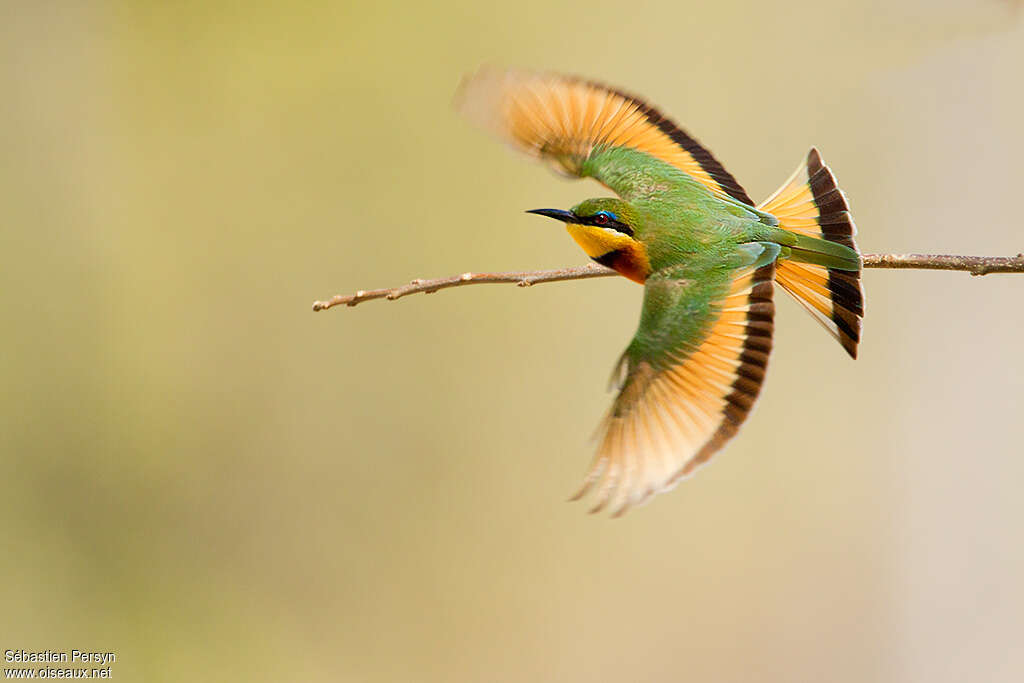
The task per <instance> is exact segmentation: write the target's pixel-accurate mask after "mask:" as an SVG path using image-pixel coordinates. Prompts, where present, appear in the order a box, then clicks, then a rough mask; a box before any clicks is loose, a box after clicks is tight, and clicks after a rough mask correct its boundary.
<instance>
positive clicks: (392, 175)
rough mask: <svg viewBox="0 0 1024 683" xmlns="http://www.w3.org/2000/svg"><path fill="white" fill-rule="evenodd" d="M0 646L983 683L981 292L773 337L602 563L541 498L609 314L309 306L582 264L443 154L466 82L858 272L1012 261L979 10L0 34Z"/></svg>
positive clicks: (1020, 617) (1009, 457)
mask: <svg viewBox="0 0 1024 683" xmlns="http://www.w3.org/2000/svg"><path fill="white" fill-rule="evenodd" d="M0 13H2V16H0V183H2V184H0V188H2V189H0V253H2V255H3V267H2V268H0V316H2V320H3V341H2V342H0V377H3V386H4V391H3V393H2V394H0V451H2V455H0V466H2V472H3V485H2V491H3V496H2V502H0V535H2V538H3V543H4V547H5V548H7V550H6V551H5V552H3V553H0V604H2V605H3V615H2V617H0V648H26V649H45V648H49V649H70V648H73V647H78V648H83V647H84V648H98V649H106V650H114V651H115V652H116V653H117V655H118V663H117V664H115V665H114V674H115V676H116V677H117V678H119V679H121V680H139V681H179V680H250V681H257V680H268V681H269V680H294V681H299V680H302V681H320V680H323V681H338V680H340V681H371V682H376V681H380V682H391V681H394V682H404V681H438V682H440V681H445V682H447V681H467V682H468V681H474V682H475V681H632V680H637V681H640V680H643V681H654V680H659V681H676V680H699V681H716V682H717V681H737V682H739V681H755V680H756V681H780V682H781V681H786V682H791V681H823V680H827V681H850V682H862V681H906V682H910V681H931V682H936V681H950V682H954V681H957V682H959V681H967V680H972V681H982V680H983V681H1007V682H1009V681H1019V680H1021V679H1022V678H1024V648H1021V646H1020V644H1021V637H1022V634H1024V583H1022V582H1021V576H1024V497H1022V496H1021V494H1020V482H1021V480H1022V478H1024V459H1022V458H1021V455H1022V450H1024V449H1022V446H1021V443H1022V442H1021V435H1020V434H1021V431H1020V430H1021V418H1022V396H1024V357H1022V354H1021V345H1022V338H1024V309H1022V304H1021V303H1020V302H1021V300H1022V298H1024V277H1014V276H992V277H986V278H981V279H972V278H970V277H968V276H967V275H964V274H955V273H928V272H883V271H870V272H868V273H866V275H865V286H866V288H867V296H868V299H867V301H868V306H867V311H868V313H867V319H866V321H865V336H864V344H863V346H862V357H861V359H860V360H859V361H857V362H856V363H853V362H851V361H849V360H848V359H846V358H845V357H844V355H843V354H842V352H841V350H840V349H839V347H838V345H836V344H835V343H834V342H833V341H832V340H830V339H829V338H828V337H827V335H826V334H824V333H823V332H822V331H821V330H820V329H819V328H818V327H817V325H816V324H815V323H814V322H813V321H812V320H811V319H810V318H809V317H808V316H806V315H805V314H804V313H803V312H802V311H800V310H799V309H798V308H797V307H796V306H795V305H793V304H792V303H791V302H788V301H787V302H785V303H783V304H782V305H781V306H780V313H779V319H778V323H777V327H778V336H777V345H776V349H777V352H776V353H775V355H774V359H773V362H772V368H771V372H770V374H769V379H768V381H767V384H766V387H765V391H764V394H763V398H762V401H761V403H760V405H759V407H758V409H757V410H756V411H755V412H754V414H753V417H752V419H751V420H750V421H749V422H748V424H747V425H746V426H745V428H744V430H743V432H742V434H741V437H740V438H738V439H737V440H736V441H735V442H734V443H733V444H732V445H731V446H730V447H729V448H728V449H727V450H726V451H725V452H724V453H722V454H721V455H720V456H719V457H718V458H717V459H716V460H715V463H714V465H713V466H711V467H709V468H707V469H705V470H703V471H702V472H700V474H699V475H698V476H697V477H696V478H695V479H693V480H691V481H689V482H686V483H685V484H683V485H682V486H680V487H679V489H677V490H676V491H675V492H673V493H672V494H671V495H668V496H663V497H660V498H658V499H657V500H655V501H654V502H653V503H652V504H651V505H649V506H647V507H644V508H642V509H640V510H637V511H634V512H633V513H631V514H630V515H628V516H627V517H626V518H625V519H623V520H618V521H614V522H613V521H609V520H608V519H605V518H595V517H589V516H587V515H586V514H585V508H583V507H582V506H579V505H569V504H567V503H565V502H563V501H564V498H565V496H566V495H567V494H568V493H569V492H571V491H572V490H573V489H574V487H575V486H576V484H577V482H578V478H579V477H580V476H581V475H582V473H583V471H584V468H585V466H586V464H587V462H588V460H589V458H590V445H589V443H588V441H587V437H588V435H589V434H590V433H591V432H592V430H593V428H594V427H595V425H596V423H597V420H598V418H599V417H600V415H601V413H602V411H603V410H604V408H605V406H606V405H607V402H608V401H609V400H610V396H609V395H607V394H605V393H604V386H605V380H606V378H607V375H608V372H609V371H610V369H611V367H612V365H613V363H614V361H615V359H616V357H617V355H618V353H619V352H620V351H621V349H622V348H623V346H624V344H625V343H626V341H627V340H628V338H629V337H630V335H631V334H632V331H633V329H634V326H635V324H636V319H637V315H638V306H639V302H640V294H641V290H640V289H639V288H638V287H636V286H634V285H632V284H630V283H628V282H626V281H624V280H602V281H590V282H576V283H567V284H555V285H545V286H543V287H537V288H535V289H532V290H519V289H516V288H514V287H509V286H494V287H478V288H469V289H464V290H461V291H451V292H445V293H441V294H437V295H434V296H431V297H423V296H420V297H417V298H410V299H407V300H404V301H401V302H397V303H391V304H389V303H381V302H378V303H371V304H367V305H366V306H364V307H360V308H357V309H343V310H335V311H330V312H327V313H322V314H313V313H311V312H310V310H309V304H310V303H311V302H312V301H313V300H314V299H317V298H324V297H326V296H329V295H331V294H334V293H336V292H338V291H352V290H354V289H358V288H361V287H377V286H384V285H390V284H398V283H401V282H404V281H406V280H408V279H410V278H412V277H416V276H430V275H445V274H449V273H453V272H461V271H463V270H467V269H476V270H484V269H487V270H501V269H518V268H530V267H537V268H543V267H556V266H562V265H569V264H576V263H582V262H583V260H584V258H583V255H582V254H581V253H580V252H579V251H578V249H577V248H576V247H575V245H573V244H572V243H571V240H569V238H568V237H567V236H566V235H565V234H564V232H563V231H561V230H559V229H557V228H556V226H554V225H551V224H550V223H549V222H548V221H542V220H539V219H537V218H535V217H532V216H526V215H524V214H523V213H522V211H523V210H524V209H530V208H535V207H543V206H555V207H565V206H569V205H571V204H573V203H575V202H576V201H578V200H579V199H581V198H583V197H587V196H593V195H595V194H600V193H601V192H602V190H601V189H600V188H599V187H598V186H596V185H593V184H587V183H567V182H563V181H560V180H557V179H555V178H554V177H552V176H551V175H549V174H548V173H547V172H546V171H544V170H543V169H541V168H539V167H536V166H534V165H533V164H531V163H529V162H527V161H525V160H523V159H520V158H516V157H514V156H512V155H510V154H509V153H507V151H506V150H504V149H503V148H502V147H501V146H500V145H498V144H495V143H493V142H492V141H490V140H488V139H486V138H485V137H484V136H483V135H481V134H479V133H478V132H477V131H475V130H473V129H471V128H470V127H469V126H467V125H465V124H464V123H463V122H462V121H460V120H459V119H458V118H457V117H456V116H455V114H454V113H453V112H452V110H451V107H450V100H451V96H452V92H453V90H454V88H455V85H456V84H457V82H458V79H459V78H460V76H461V75H462V74H463V73H464V72H467V71H470V70H473V69H475V68H476V67H477V66H478V65H479V64H480V63H482V62H496V63H505V64H515V65H521V66H528V67H546V68H555V69H560V70H566V71H571V72H578V73H583V74H587V75H590V76H593V77H597V78H601V79H604V80H606V81H609V82H611V83H615V84H619V85H621V86H622V87H625V88H628V89H631V90H633V91H636V92H639V93H643V94H645V95H646V96H647V97H649V98H650V99H651V100H652V101H653V102H654V103H656V104H658V105H660V106H661V107H663V108H664V109H665V110H666V111H668V112H670V113H671V114H672V115H673V116H674V117H675V118H676V119H677V120H678V121H679V122H681V123H682V124H683V125H684V127H685V128H687V129H688V130H689V131H691V132H692V133H693V134H694V135H695V136H697V137H698V138H699V139H700V140H702V141H703V142H705V143H706V144H707V145H708V146H709V147H711V149H713V150H714V153H715V154H716V155H717V156H718V157H719V158H720V159H721V160H722V161H723V162H724V163H725V165H726V166H727V168H729V169H730V170H731V171H732V172H733V173H734V174H735V175H736V176H737V177H738V178H739V179H740V181H741V182H742V183H743V184H744V185H745V186H746V187H747V188H748V190H749V191H750V192H751V194H752V195H753V196H755V197H763V196H765V195H766V194H768V193H769V192H770V191H772V190H773V189H774V188H775V187H776V186H777V185H779V184H780V183H781V182H782V181H783V180H784V179H785V178H786V177H787V176H788V174H789V173H790V172H791V171H792V169H793V168H794V167H795V166H796V164H797V163H798V162H799V161H800V159H801V158H802V156H803V155H804V154H805V153H806V150H807V148H808V147H810V146H811V145H812V144H814V145H818V146H819V147H820V148H821V150H822V151H823V153H824V155H825V158H826V159H827V160H828V161H829V162H830V164H831V165H832V166H833V168H834V169H835V171H836V173H837V174H838V177H839V179H840V181H841V185H842V186H843V187H844V188H845V189H846V190H847V192H848V193H849V195H850V197H851V200H852V202H853V206H854V210H855V216H856V218H857V222H858V225H859V228H860V232H861V238H860V239H861V245H862V246H863V248H864V249H865V250H866V251H911V250H919V251H921V250H934V251H948V252H954V253H955V252H960V253H988V254H1011V253H1016V252H1017V251H1021V250H1024V219H1022V211H1021V208H1020V198H1021V193H1022V190H1021V187H1022V181H1024V173H1022V171H1021V161H1020V160H1021V158H1024V142H1022V140H1024V136H1022V133H1021V121H1024V88H1022V85H1021V84H1022V83H1024V27H1022V18H1021V16H1020V12H1019V10H1017V9H1015V6H1014V4H1013V3H1009V2H996V1H989V2H977V1H968V0H958V1H947V2H942V3H935V2H925V1H924V0H913V1H911V0H902V1H901V2H880V1H879V2H869V3H828V2H825V3H822V2H794V3H788V4H785V5H780V4H777V3H759V2H752V3H730V2H722V3H687V2H680V1H679V0H675V1H672V2H651V3H644V2H638V3H595V2H587V3H584V2H572V3H564V4H563V3H553V2H549V1H547V0H543V1H542V0H526V1H524V2H516V3H512V4H505V5H502V6H500V7H492V6H490V5H488V4H487V3H479V2H469V1H465V2H449V1H442V2H439V3H413V2H408V3H397V2H373V3H370V2H367V3H361V4H353V3H345V2H340V3H283V2H281V3H270V2H266V3H263V2H258V3H210V2H198V1H197V2H185V3H142V2H122V3H109V4H104V3H86V2H67V3H63V4H62V3H47V2H39V3H28V2H24V3H14V4H11V3H7V4H3V5H0Z"/></svg>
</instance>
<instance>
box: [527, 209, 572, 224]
mask: <svg viewBox="0 0 1024 683" xmlns="http://www.w3.org/2000/svg"><path fill="white" fill-rule="evenodd" d="M526 213H535V214H537V215H538V216H547V217H548V218H554V219H555V220H556V221H562V222H563V223H579V222H580V218H579V216H577V215H576V214H574V213H573V212H572V211H562V210H561V209H532V210H530V211H527V212H526Z"/></svg>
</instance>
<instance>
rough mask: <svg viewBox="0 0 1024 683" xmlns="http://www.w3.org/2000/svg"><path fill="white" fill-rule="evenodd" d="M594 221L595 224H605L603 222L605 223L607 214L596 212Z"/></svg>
mask: <svg viewBox="0 0 1024 683" xmlns="http://www.w3.org/2000/svg"><path fill="white" fill-rule="evenodd" d="M594 223H596V224H597V225H605V224H607V223H608V214H606V213H599V214H597V215H596V216H594Z"/></svg>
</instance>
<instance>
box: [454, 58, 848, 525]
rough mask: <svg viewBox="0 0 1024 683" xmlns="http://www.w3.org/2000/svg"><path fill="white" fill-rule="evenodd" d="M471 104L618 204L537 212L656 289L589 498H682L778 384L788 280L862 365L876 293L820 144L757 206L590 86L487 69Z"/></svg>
mask: <svg viewBox="0 0 1024 683" xmlns="http://www.w3.org/2000/svg"><path fill="white" fill-rule="evenodd" d="M456 106H457V108H458V109H459V110H460V111H461V112H463V113H464V114H465V115H466V116H467V117H468V118H470V119H471V120H472V121H474V122H475V123H477V124H478V125H480V126H482V127H484V128H485V129H487V130H489V131H490V132H492V133H494V134H495V135H497V137H499V138H500V139H502V140H504V141H506V142H508V143H510V144H511V145H512V146H513V147H515V148H517V149H519V150H521V151H524V152H526V153H528V154H530V155H532V156H534V157H536V158H538V159H540V160H542V161H544V162H546V163H547V164H548V165H550V166H551V167H552V168H554V169H555V170H556V171H558V172H559V173H561V174H562V175H566V176H569V177H577V178H593V179H594V180H596V181H598V182H599V183H601V184H602V185H604V186H605V187H607V188H609V189H610V190H612V191H613V192H614V193H615V194H616V195H618V196H617V197H603V198H597V199H587V200H585V201H583V202H580V203H579V204H577V205H576V206H575V207H573V208H572V209H569V210H568V211H565V210H561V209H535V210H533V211H530V212H529V213H534V214H539V215H541V216H547V217H549V218H554V219H556V220H558V221H561V222H562V223H564V224H565V227H566V229H567V230H568V232H569V234H570V236H572V238H573V239H574V240H575V241H576V243H577V244H579V246H580V247H582V249H583V251H584V252H586V254H587V256H589V257H590V258H592V259H593V260H594V261H597V262H598V263H600V264H602V265H604V266H607V267H609V268H612V269H614V270H616V271H617V272H618V273H620V274H621V275H623V276H625V277H627V278H629V279H630V280H633V281H634V282H637V283H640V284H642V285H643V286H644V300H643V308H642V310H641V312H640V324H639V327H638V329H637V331H636V334H635V336H634V337H633V339H632V341H631V342H630V344H629V346H628V347H627V348H626V351H625V352H624V353H623V354H622V357H621V359H620V361H619V364H618V366H617V369H616V371H615V372H614V373H613V381H614V383H615V384H616V386H617V388H618V395H617V396H616V397H615V401H614V403H613V404H612V406H611V409H610V410H609V411H608V413H607V415H606V416H605V418H604V421H603V423H602V426H601V429H600V431H599V434H598V440H599V446H598V449H597V454H596V456H595V458H594V461H593V464H592V466H591V468H590V471H589V472H588V474H587V475H586V478H585V480H584V482H583V486H582V487H581V489H580V490H579V492H578V493H577V494H576V495H575V496H574V498H573V499H574V500H575V499H578V498H581V497H583V496H584V495H586V494H588V493H590V492H592V491H593V492H594V495H595V497H596V501H597V502H596V505H595V507H594V508H593V510H592V511H593V512H597V511H600V510H603V509H610V510H612V512H613V514H614V515H615V516H618V515H621V514H622V513H624V512H625V511H626V510H627V509H629V508H630V507H632V506H634V505H638V504H640V503H643V502H645V501H646V500H648V499H649V498H650V497H651V496H652V495H654V494H657V493H661V492H664V491H667V490H669V489H671V488H672V487H673V486H674V485H675V484H676V483H678V482H679V481H680V480H681V479H683V478H685V477H687V476H688V475H690V474H692V473H693V472H694V471H695V470H696V469H697V468H698V467H700V466H701V465H703V464H704V463H705V462H707V461H708V460H709V459H710V458H711V456H712V455H714V454H715V452H716V451H718V450H719V449H720V448H722V446H724V445H725V444H726V442H728V441H729V439H731V438H732V437H733V436H734V435H735V434H736V432H737V430H738V429H739V427H740V425H741V424H742V423H743V421H744V420H745V419H746V417H747V415H748V414H749V413H750V410H751V408H752V407H753V405H754V402H755V400H756V399H757V397H758V394H759V392H760V390H761V384H762V382H763V381H764V375H765V369H766V367H767V363H768V356H769V353H770V352H771V348H772V331H773V328H774V314H775V306H774V302H773V291H774V286H775V284H776V283H777V284H778V285H779V286H780V287H782V289H784V290H786V291H787V292H788V293H789V294H791V295H792V296H793V297H795V298H796V300H797V301H798V302H800V304H801V305H803V307H804V308H805V309H807V310H808V311H809V312H810V313H811V315H813V316H814V317H815V318H816V319H817V320H818V322H820V323H821V324H822V325H823V326H824V327H825V328H826V329H827V330H828V331H829V332H830V333H831V334H832V336H833V337H835V338H836V339H837V340H838V341H839V343H840V344H841V345H842V346H843V348H844V349H845V350H846V352H847V353H848V354H849V355H850V356H851V357H853V358H856V357H857V345H858V343H859V341H860V330H861V318H862V317H863V315H864V305H863V302H864V296H863V290H862V288H861V280H860V275H861V265H862V262H861V256H860V251H859V250H858V248H857V245H856V243H855V242H854V234H855V232H856V231H855V228H854V224H853V219H852V218H851V216H850V211H849V206H848V204H847V201H846V196H845V195H844V194H843V192H842V191H841V190H840V189H839V187H838V186H837V184H836V179H835V176H834V175H833V174H832V171H830V170H829V168H828V167H827V166H826V165H825V163H824V162H823V161H822V158H821V155H820V154H819V153H818V151H817V150H815V149H812V150H811V151H810V153H809V154H808V155H807V159H806V161H805V162H804V163H802V164H801V165H800V167H799V168H797V170H796V172H795V173H794V174H793V175H792V176H791V177H790V178H789V180H788V181H786V183H785V184H784V185H783V186H782V187H781V188H779V190H777V191H776V192H775V193H774V194H772V195H771V196H770V197H768V198H767V199H765V200H764V201H763V202H761V203H759V204H755V203H754V201H753V200H752V199H751V198H750V196H749V195H747V193H746V192H745V191H744V189H743V188H742V187H741V186H740V184H739V183H738V182H736V179H735V178H733V176H732V175H731V174H730V173H729V172H728V171H726V170H725V168H723V167H722V165H721V164H720V163H719V162H718V160H717V159H715V157H714V156H712V155H711V153H710V152H709V151H708V150H707V149H706V148H704V147H703V146H702V145H701V144H700V143H698V142H697V141H696V140H695V139H694V138H692V137H691V136H690V135H688V134H687V133H686V132H684V131H683V130H682V129H681V128H679V127H678V126H676V125H675V124H674V123H672V122H671V121H670V120H668V119H667V118H665V117H664V116H663V115H662V114H661V113H660V112H659V111H658V110H657V109H654V108H653V107H651V106H650V105H648V104H646V103H645V102H643V101H642V100H640V99H638V98H636V97H634V96H632V95H629V94H626V93H624V92H621V91H619V90H615V89H612V88H609V87H607V86H605V85H601V84H599V83H594V82H591V81H587V80H584V79H580V78H576V77H571V76H562V75H557V74H551V73H535V72H528V71H518V70H506V69H497V68H484V69H481V70H480V71H478V72H477V73H476V74H473V75H471V76H469V77H467V78H466V79H465V80H464V81H463V83H462V84H461V86H460V88H459V91H458V93H457V95H456Z"/></svg>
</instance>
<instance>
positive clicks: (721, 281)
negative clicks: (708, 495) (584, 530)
mask: <svg viewBox="0 0 1024 683" xmlns="http://www.w3.org/2000/svg"><path fill="white" fill-rule="evenodd" d="M778 254H779V247H778V245H775V244H768V243H762V242H758V243H752V244H745V245H742V246H741V247H740V248H739V250H737V251H736V252H733V254H731V255H730V256H728V257H726V258H725V259H724V260H723V258H722V257H721V256H719V255H716V256H714V257H712V256H707V257H703V258H698V259H696V260H695V261H692V262H689V263H687V264H685V265H679V266H674V267H672V268H666V269H663V270H661V271H658V272H657V273H655V274H653V275H651V277H649V278H648V280H647V283H646V284H645V291H644V305H643V312H642V314H641V317H640V328H639V329H638V330H637V333H636V336H635V337H634V338H633V341H632V342H631V343H630V345H629V348H627V349H626V352H625V354H624V355H623V359H622V361H621V363H622V369H623V370H624V371H625V379H624V381H623V383H622V388H621V389H620V391H619V395H618V396H617V397H616V399H615V402H614V404H613V405H612V408H611V410H610V411H609V413H608V415H607V417H606V418H605V421H604V423H603V425H602V429H601V442H600V446H599V448H598V452H597V456H596V458H595V460H594V463H593V465H592V466H591V469H590V472H589V473H588V474H587V477H586V480H585V482H584V484H583V487H582V489H581V490H580V492H579V493H577V494H576V496H575V498H579V497H582V496H583V495H584V494H586V493H587V491H589V490H590V489H591V488H592V487H594V486H595V485H596V488H597V497H598V503H597V506H596V507H595V508H594V510H593V511H594V512H596V511H598V510H601V509H602V508H604V507H605V505H608V504H609V503H611V505H612V508H613V509H614V510H615V514H616V515H620V514H622V513H623V512H625V511H626V509H627V508H629V507H630V506H632V505H636V504H638V503H641V502H643V501H644V500H646V499H647V498H649V497H650V496H651V495H653V494H655V493H660V492H662V491H666V490H668V489H670V488H671V487H672V486H673V485H675V484H676V483H677V482H678V481H679V480H680V479H681V478H683V477H685V476H687V475H688V474H690V473H691V472H693V471H694V470H695V469H696V468H697V467H698V466H700V465H702V464H703V463H704V462H706V461H707V460H708V459H709V458H710V457H711V456H712V455H713V454H714V453H715V452H716V451H717V450H718V449H719V448H721V447H722V446H723V445H724V444H725V443H726V442H727V441H728V440H729V439H730V438H731V437H732V436H733V435H734V434H735V433H736V431H737V430H738V429H739V426H740V424H742V422H743V420H744V419H746V417H747V414H748V413H749V412H750V409H751V407H752V406H753V404H754V400H755V399H756V398H757V395H758V392H759V391H760V389H761V382H762V381H763V379H764V372H765V368H766V366H767V362H768V354H769V352H770V351H771V346H772V329H773V317H774V312H775V307H774V303H773V302H772V277H773V274H774V267H775V259H776V257H777V256H778Z"/></svg>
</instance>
